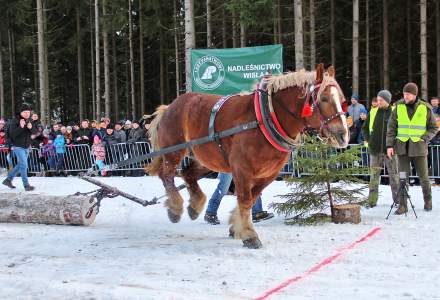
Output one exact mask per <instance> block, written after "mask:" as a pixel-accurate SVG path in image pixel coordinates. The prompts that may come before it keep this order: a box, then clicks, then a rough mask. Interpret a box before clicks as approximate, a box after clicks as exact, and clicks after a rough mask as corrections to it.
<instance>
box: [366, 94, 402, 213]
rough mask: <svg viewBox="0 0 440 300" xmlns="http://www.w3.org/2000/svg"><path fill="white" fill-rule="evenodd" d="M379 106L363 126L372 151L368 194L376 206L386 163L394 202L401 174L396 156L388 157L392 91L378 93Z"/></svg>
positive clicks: (373, 110) (395, 201)
mask: <svg viewBox="0 0 440 300" xmlns="http://www.w3.org/2000/svg"><path fill="white" fill-rule="evenodd" d="M376 99H377V102H378V106H377V107H373V108H372V109H371V110H370V113H369V114H368V117H367V119H366V120H365V123H364V125H363V127H362V132H363V135H364V139H365V141H366V142H367V143H368V152H369V153H370V168H371V175H370V185H369V194H368V205H369V206H370V207H374V206H376V204H377V199H378V196H379V181H380V172H381V170H382V167H383V165H384V164H385V166H386V168H387V170H388V176H389V179H390V186H391V193H392V196H393V201H394V203H399V201H398V192H399V175H398V173H397V159H396V157H391V158H388V157H387V149H386V134H387V125H388V119H389V118H390V115H391V112H392V109H391V106H390V102H391V93H390V92H389V91H387V90H382V91H380V92H379V93H378V94H377V97H376Z"/></svg>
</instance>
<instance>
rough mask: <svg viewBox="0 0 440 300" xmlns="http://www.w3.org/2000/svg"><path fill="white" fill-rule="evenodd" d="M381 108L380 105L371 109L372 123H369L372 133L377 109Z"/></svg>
mask: <svg viewBox="0 0 440 300" xmlns="http://www.w3.org/2000/svg"><path fill="white" fill-rule="evenodd" d="M378 110H379V108H378V107H373V108H372V109H371V110H370V123H368V129H369V131H370V134H371V133H372V132H373V124H374V120H375V119H376V115H377V111H378Z"/></svg>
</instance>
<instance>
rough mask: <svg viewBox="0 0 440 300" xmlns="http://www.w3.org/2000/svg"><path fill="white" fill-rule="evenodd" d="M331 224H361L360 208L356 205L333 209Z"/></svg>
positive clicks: (338, 206)
mask: <svg viewBox="0 0 440 300" xmlns="http://www.w3.org/2000/svg"><path fill="white" fill-rule="evenodd" d="M333 222H335V223H354V224H359V223H360V222H361V207H360V206H359V205H358V204H343V205H335V206H334V207H333Z"/></svg>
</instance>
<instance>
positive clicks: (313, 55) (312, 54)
mask: <svg viewBox="0 0 440 300" xmlns="http://www.w3.org/2000/svg"><path fill="white" fill-rule="evenodd" d="M309 4H310V5H309V6H310V7H309V10H310V68H311V69H314V68H315V66H316V45H315V0H310V2H309Z"/></svg>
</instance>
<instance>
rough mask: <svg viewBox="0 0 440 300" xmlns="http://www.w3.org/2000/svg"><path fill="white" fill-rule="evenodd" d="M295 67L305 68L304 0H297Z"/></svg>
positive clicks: (297, 68)
mask: <svg viewBox="0 0 440 300" xmlns="http://www.w3.org/2000/svg"><path fill="white" fill-rule="evenodd" d="M294 3H295V4H294V5H295V9H294V10H295V68H296V70H300V69H303V68H304V40H303V17H302V0H295V1H294Z"/></svg>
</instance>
